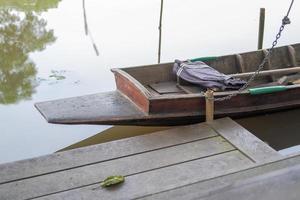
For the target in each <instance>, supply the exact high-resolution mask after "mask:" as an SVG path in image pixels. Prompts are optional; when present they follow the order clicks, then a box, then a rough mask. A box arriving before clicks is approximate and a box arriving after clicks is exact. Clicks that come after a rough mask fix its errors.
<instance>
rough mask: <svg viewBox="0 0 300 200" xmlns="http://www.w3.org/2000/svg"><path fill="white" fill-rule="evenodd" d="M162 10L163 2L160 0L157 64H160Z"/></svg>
mask: <svg viewBox="0 0 300 200" xmlns="http://www.w3.org/2000/svg"><path fill="white" fill-rule="evenodd" d="M163 8H164V0H161V3H160V17H159V26H158V31H159V42H158V61H157V62H158V63H160V56H161V32H162V17H163Z"/></svg>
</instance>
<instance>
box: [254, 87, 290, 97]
mask: <svg viewBox="0 0 300 200" xmlns="http://www.w3.org/2000/svg"><path fill="white" fill-rule="evenodd" d="M287 89H288V88H287V87H285V86H282V85H278V86H269V87H261V88H251V89H249V92H250V94H251V95H258V94H268V93H273V92H281V91H285V90H287Z"/></svg>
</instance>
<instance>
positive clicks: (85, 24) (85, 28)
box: [82, 0, 88, 35]
mask: <svg viewBox="0 0 300 200" xmlns="http://www.w3.org/2000/svg"><path fill="white" fill-rule="evenodd" d="M82 9H83V21H84V32H85V35H88V24H87V19H86V10H85V0H82Z"/></svg>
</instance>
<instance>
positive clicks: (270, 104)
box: [35, 89, 300, 126]
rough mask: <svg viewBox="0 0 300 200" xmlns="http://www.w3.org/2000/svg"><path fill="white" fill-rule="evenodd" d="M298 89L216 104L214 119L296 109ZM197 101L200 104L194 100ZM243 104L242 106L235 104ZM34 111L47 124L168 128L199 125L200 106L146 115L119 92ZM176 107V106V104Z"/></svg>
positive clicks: (47, 105)
mask: <svg viewBox="0 0 300 200" xmlns="http://www.w3.org/2000/svg"><path fill="white" fill-rule="evenodd" d="M299 99H300V89H291V90H287V91H282V92H277V93H272V94H262V95H254V96H251V95H248V94H241V95H239V96H236V97H234V98H233V99H231V100H229V101H227V103H226V104H227V105H230V106H227V107H226V105H224V103H218V104H216V108H215V109H216V110H215V118H221V117H226V116H227V117H232V118H240V117H246V116H251V115H257V114H266V113H268V112H276V111H281V110H285V109H293V108H297V107H300V100H299ZM198 101H199V102H201V101H203V99H202V98H198ZM241 101H244V102H243V104H240V103H238V102H241ZM35 106H36V108H37V109H38V110H39V111H40V112H41V114H42V115H43V116H44V117H45V119H46V120H47V121H48V122H49V123H56V124H101V125H141V126H172V125H185V124H193V123H198V122H203V121H204V120H205V108H204V107H203V106H201V107H199V108H198V109H195V110H194V111H193V112H177V113H174V112H173V113H172V112H169V113H167V112H164V113H159V114H158V113H156V114H147V113H145V112H144V111H142V110H141V109H139V108H138V107H137V106H136V105H135V104H134V103H132V102H131V101H130V100H129V99H128V98H127V97H125V96H124V95H122V94H121V93H120V92H117V91H114V92H107V93H99V94H93V95H86V96H81V97H73V98H67V99H60V100H55V101H48V102H42V103H37V104H36V105H35ZM177 106H180V105H179V104H178V105H177Z"/></svg>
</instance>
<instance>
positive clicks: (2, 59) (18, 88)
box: [0, 0, 60, 104]
mask: <svg viewBox="0 0 300 200" xmlns="http://www.w3.org/2000/svg"><path fill="white" fill-rule="evenodd" d="M59 1H60V0H35V1H34V0H0V104H13V103H17V102H19V101H20V100H24V99H30V98H31V96H32V94H33V93H34V92H35V88H36V86H37V82H36V81H35V80H36V74H37V69H36V66H35V63H34V62H33V61H32V60H30V58H29V53H32V52H35V51H42V50H44V49H45V47H46V45H48V44H51V43H53V42H54V41H55V39H56V38H55V36H54V34H53V30H47V28H46V26H47V22H46V21H45V20H44V19H42V18H41V16H40V13H41V12H45V11H47V10H48V9H50V8H54V7H57V5H58V3H59Z"/></svg>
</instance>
